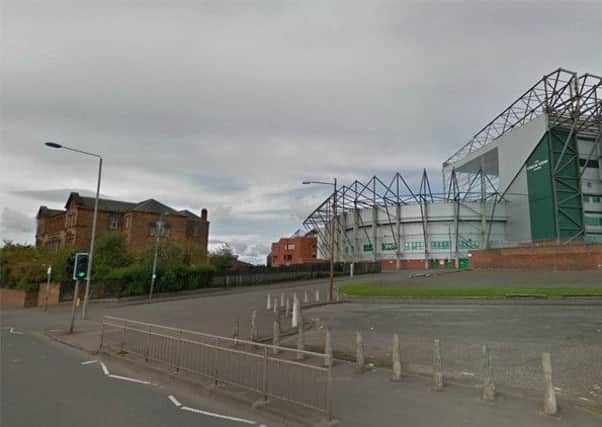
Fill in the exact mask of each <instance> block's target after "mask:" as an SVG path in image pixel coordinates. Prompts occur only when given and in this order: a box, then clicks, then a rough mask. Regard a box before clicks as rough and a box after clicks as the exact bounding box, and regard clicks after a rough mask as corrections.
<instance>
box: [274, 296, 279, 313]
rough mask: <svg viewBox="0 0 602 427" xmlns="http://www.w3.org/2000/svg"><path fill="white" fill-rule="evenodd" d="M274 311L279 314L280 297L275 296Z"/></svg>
mask: <svg viewBox="0 0 602 427" xmlns="http://www.w3.org/2000/svg"><path fill="white" fill-rule="evenodd" d="M274 313H275V314H278V298H274Z"/></svg>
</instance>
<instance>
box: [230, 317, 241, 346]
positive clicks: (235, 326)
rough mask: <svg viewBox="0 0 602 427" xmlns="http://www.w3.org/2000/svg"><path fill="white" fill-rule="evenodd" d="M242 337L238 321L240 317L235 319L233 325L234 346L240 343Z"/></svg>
mask: <svg viewBox="0 0 602 427" xmlns="http://www.w3.org/2000/svg"><path fill="white" fill-rule="evenodd" d="M239 337H240V322H239V321H238V317H237V318H236V319H234V324H233V325H232V338H234V344H236V342H237V341H238V338H239Z"/></svg>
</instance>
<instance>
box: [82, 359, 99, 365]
mask: <svg viewBox="0 0 602 427" xmlns="http://www.w3.org/2000/svg"><path fill="white" fill-rule="evenodd" d="M96 362H98V360H96V359H94V360H86V361H85V362H82V363H81V364H82V365H91V364H92V363H96Z"/></svg>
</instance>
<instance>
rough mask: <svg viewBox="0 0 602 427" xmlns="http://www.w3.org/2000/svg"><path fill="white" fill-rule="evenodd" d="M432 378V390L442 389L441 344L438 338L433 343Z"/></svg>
mask: <svg viewBox="0 0 602 427" xmlns="http://www.w3.org/2000/svg"><path fill="white" fill-rule="evenodd" d="M433 380H434V382H435V384H434V390H435V391H441V390H443V372H442V369H441V345H440V343H439V340H435V341H434V343H433Z"/></svg>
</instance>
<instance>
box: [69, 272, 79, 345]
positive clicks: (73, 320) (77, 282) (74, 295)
mask: <svg viewBox="0 0 602 427" xmlns="http://www.w3.org/2000/svg"><path fill="white" fill-rule="evenodd" d="M78 298H79V279H76V280H75V289H74V290H73V304H71V325H69V333H70V334H72V333H73V326H74V325H75V310H76V308H77V299H78Z"/></svg>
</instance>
